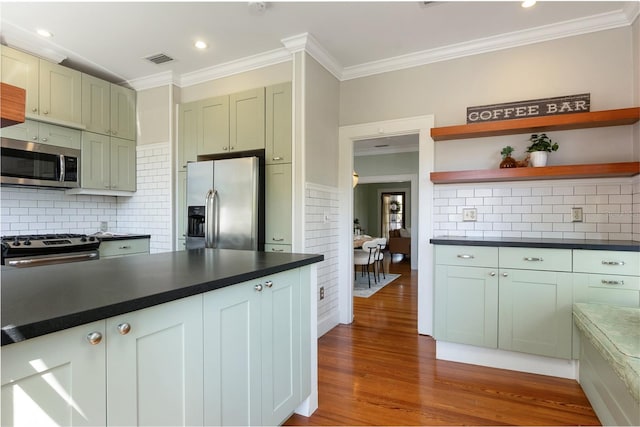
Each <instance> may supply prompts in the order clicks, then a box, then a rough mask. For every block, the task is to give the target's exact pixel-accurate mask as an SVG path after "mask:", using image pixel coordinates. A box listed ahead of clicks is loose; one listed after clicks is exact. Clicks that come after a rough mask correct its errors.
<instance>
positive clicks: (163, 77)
mask: <svg viewBox="0 0 640 427" xmlns="http://www.w3.org/2000/svg"><path fill="white" fill-rule="evenodd" d="M127 84H128V85H129V86H131V87H132V88H133V89H134V90H136V91H140V90H146V89H153V88H156V87H160V86H167V85H177V80H176V78H175V76H174V75H173V72H172V71H163V72H162V73H158V74H153V75H151V76H147V77H142V78H139V79H133V80H127Z"/></svg>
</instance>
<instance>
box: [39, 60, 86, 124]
mask: <svg viewBox="0 0 640 427" xmlns="http://www.w3.org/2000/svg"><path fill="white" fill-rule="evenodd" d="M81 91H82V73H80V71H76V70H72V69H71V68H67V67H63V66H62V65H58V64H53V63H51V62H48V61H45V60H42V59H41V60H40V115H41V116H44V117H48V118H52V119H58V120H64V121H68V122H74V123H82V96H81Z"/></svg>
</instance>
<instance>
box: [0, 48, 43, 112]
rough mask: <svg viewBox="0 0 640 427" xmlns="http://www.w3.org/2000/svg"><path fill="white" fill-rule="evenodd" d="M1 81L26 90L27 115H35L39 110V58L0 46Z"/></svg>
mask: <svg viewBox="0 0 640 427" xmlns="http://www.w3.org/2000/svg"><path fill="white" fill-rule="evenodd" d="M0 49H1V52H2V66H1V72H0V75H1V76H2V82H3V83H7V84H10V85H12V86H17V87H20V88H22V89H24V90H25V91H26V99H25V110H26V113H27V115H37V114H38V111H39V110H40V89H39V86H40V59H38V58H37V57H35V56H32V55H29V54H28V53H24V52H22V51H20V50H16V49H12V48H10V47H7V46H4V45H2V46H0Z"/></svg>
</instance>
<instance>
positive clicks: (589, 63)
mask: <svg viewBox="0 0 640 427" xmlns="http://www.w3.org/2000/svg"><path fill="white" fill-rule="evenodd" d="M634 31H635V34H637V31H638V30H637V23H636V25H635V26H634ZM632 33H633V31H632V28H631V27H624V28H619V29H614V30H607V31H601V32H597V33H591V34H586V35H580V36H575V37H569V38H564V39H559V40H553V41H549V42H544V43H537V44H533V45H528V46H522V47H517V48H512V49H506V50H502V51H497V52H490V53H485V54H479V55H474V56H469V57H465V58H460V59H455V60H451V61H444V62H438V63H434V64H429V65H424V66H420V67H415V68H411V69H406V70H400V71H394V72H389V73H384V74H379V75H375V76H370V77H364V78H359V79H353V80H348V81H344V82H342V83H341V88H340V89H341V91H340V125H350V124H356V123H366V122H372V121H381V120H389V119H396V118H403V117H413V116H420V115H427V114H434V116H435V123H436V126H447V125H457V124H464V123H465V121H466V117H465V114H466V108H467V107H469V106H476V105H485V104H491V103H499V102H507V101H517V100H526V99H536V98H544V97H551V96H560V95H569V94H578V93H590V94H591V110H592V111H597V110H606V109H616V108H625V107H630V106H633V105H636V104H637V101H638V100H637V99H636V98H637V96H635V95H634V93H633V92H634V91H633V88H634V81H633V79H634V78H637V77H638V75H637V71H636V73H635V75H634V67H633V63H634V60H633V58H634V52H633V51H632V49H633V48H634V47H635V49H636V50H637V48H638V44H637V41H636V44H635V45H634V44H633V43H632V38H633V37H634V36H633V35H632ZM635 55H637V53H635ZM636 127H637V126H636ZM550 136H551V137H552V138H554V139H557V140H558V141H559V143H560V150H559V151H558V152H556V153H553V156H552V158H551V159H550V161H549V163H550V164H576V163H601V162H607V161H628V160H629V159H630V158H632V157H633V156H636V158H637V156H638V151H639V150H638V149H637V148H634V144H638V143H639V142H638V139H637V134H636V135H634V129H632V127H631V126H622V127H611V128H601V129H588V130H576V131H565V132H553V133H551V135H550ZM527 137H528V135H512V136H504V137H499V138H479V139H469V140H457V141H443V142H438V143H436V149H435V156H436V157H435V162H436V163H435V164H436V170H461V169H489V168H494V167H497V165H498V164H499V161H500V150H501V148H502V147H504V146H505V145H512V146H514V147H515V148H516V153H515V156H516V157H517V158H521V157H523V156H524V148H525V147H526V145H527V141H526V140H527ZM634 138H635V139H634Z"/></svg>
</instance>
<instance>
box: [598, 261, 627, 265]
mask: <svg viewBox="0 0 640 427" xmlns="http://www.w3.org/2000/svg"><path fill="white" fill-rule="evenodd" d="M602 265H624V261H602Z"/></svg>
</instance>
